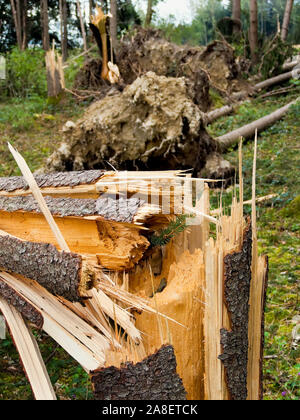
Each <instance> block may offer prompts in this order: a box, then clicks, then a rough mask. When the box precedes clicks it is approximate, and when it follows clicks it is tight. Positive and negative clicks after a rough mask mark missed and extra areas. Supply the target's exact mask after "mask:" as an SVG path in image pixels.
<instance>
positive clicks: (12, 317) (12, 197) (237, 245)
mask: <svg viewBox="0 0 300 420" xmlns="http://www.w3.org/2000/svg"><path fill="white" fill-rule="evenodd" d="M239 153H240V168H239V173H240V195H239V199H237V198H236V197H234V199H233V202H232V206H231V211H230V215H226V216H225V215H224V212H223V208H222V205H221V206H220V208H219V209H217V211H215V212H211V209H210V199H209V187H208V182H213V181H211V180H200V179H193V178H192V177H191V175H189V174H188V173H187V172H182V171H166V172H117V171H109V172H105V171H101V170H94V171H81V172H71V173H56V174H48V175H38V176H35V179H34V180H33V179H32V178H31V175H30V174H28V173H27V172H26V171H25V172H26V173H27V175H26V174H25V172H24V175H25V178H26V179H31V181H30V183H29V182H28V183H27V182H26V181H25V179H24V178H23V177H11V178H0V309H1V311H2V313H3V315H4V316H5V318H6V321H7V323H8V325H9V328H10V331H11V334H12V336H13V338H14V342H15V343H16V346H17V348H18V350H19V352H20V357H21V359H22V362H23V366H24V369H25V371H26V373H27V377H28V379H29V381H30V383H31V386H32V389H33V392H34V395H35V397H36V398H37V399H42V398H45V399H55V394H54V391H53V388H52V386H51V383H50V381H49V378H48V376H47V372H46V370H45V367H44V365H43V361H42V359H41V356H40V353H39V351H38V348H37V344H36V343H35V342H34V340H33V336H32V335H31V333H30V327H29V325H30V326H31V327H34V328H38V329H42V330H43V331H45V332H46V333H47V334H48V335H50V336H51V337H52V338H53V339H54V340H55V341H56V342H57V343H58V344H59V345H60V346H61V347H63V348H64V349H65V351H66V352H68V353H69V354H70V355H71V356H72V357H73V358H74V359H75V360H76V361H77V362H78V363H79V364H80V365H81V366H82V367H83V368H84V369H85V370H86V371H87V372H88V373H89V374H90V376H91V381H92V384H93V388H94V392H95V398H96V399H127V400H131V399H145V400H147V399H157V400H159V399H185V398H188V399H196V400H197V399H200V400H204V399H207V400H228V399H232V400H245V399H247V398H248V399H260V398H261V397H262V386H261V380H262V379H261V377H262V375H261V366H262V364H261V363H262V349H263V322H262V321H263V317H264V304H265V302H264V299H265V298H264V297H265V291H266V283H267V260H266V258H265V257H258V255H257V246H256V223H255V221H256V218H255V215H254V216H253V221H252V223H251V221H250V220H248V219H245V218H244V215H243V199H244V198H243V184H242V163H241V162H242V156H241V155H242V148H241V145H240V152H239ZM16 158H17V160H18V156H17V155H16ZM19 158H20V156H19ZM27 176H28V178H27ZM33 181H34V182H33ZM28 184H30V187H29V185H28ZM33 190H34V191H33ZM32 193H33V195H32ZM41 195H42V199H41ZM255 200H256V197H255V194H253V200H252V201H253V203H255ZM254 208H255V206H254ZM47 212H49V214H50V215H51V218H49V219H48V217H45V216H46V215H47V214H48V213H47ZM227 213H228V212H227ZM183 215H184V222H183V221H182V220H183V219H182V216H183ZM215 216H216V217H215ZM180 217H181V218H180ZM60 235H61V236H60ZM61 238H63V241H61ZM153 238H155V240H154V239H153ZM252 239H253V243H252ZM252 251H253V252H252ZM29 354H32V358H30V357H29Z"/></svg>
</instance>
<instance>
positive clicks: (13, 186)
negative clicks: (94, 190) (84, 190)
mask: <svg viewBox="0 0 300 420" xmlns="http://www.w3.org/2000/svg"><path fill="white" fill-rule="evenodd" d="M103 175H104V172H103V171H99V170H93V171H77V172H56V173H51V174H41V175H36V176H35V179H36V182H37V184H38V186H39V187H40V188H47V187H76V186H78V185H82V184H87V185H88V184H93V183H95V182H97V181H98V180H99V179H100V178H102V177H103ZM16 190H28V185H27V182H26V181H25V180H24V178H23V177H22V176H13V177H10V178H0V191H6V192H13V191H16Z"/></svg>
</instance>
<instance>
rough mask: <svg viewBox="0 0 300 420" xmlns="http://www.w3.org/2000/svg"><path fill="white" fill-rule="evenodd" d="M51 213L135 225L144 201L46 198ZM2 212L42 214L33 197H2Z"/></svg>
mask: <svg viewBox="0 0 300 420" xmlns="http://www.w3.org/2000/svg"><path fill="white" fill-rule="evenodd" d="M45 200H46V203H47V206H48V208H49V210H50V212H51V213H52V214H53V215H54V216H57V217H87V216H99V217H102V218H103V219H105V220H108V221H113V222H120V223H133V221H134V218H135V216H136V215H137V213H138V211H139V209H140V207H141V206H142V205H143V204H144V201H142V200H140V199H138V198H129V199H124V198H119V199H118V200H117V199H113V198H111V197H104V198H102V197H100V198H98V200H93V199H82V198H53V197H45ZM0 211H5V212H9V213H11V212H17V211H23V212H26V213H27V212H34V213H41V210H40V207H39V205H38V204H37V202H36V201H35V199H34V198H33V197H31V196H25V197H23V196H18V197H0Z"/></svg>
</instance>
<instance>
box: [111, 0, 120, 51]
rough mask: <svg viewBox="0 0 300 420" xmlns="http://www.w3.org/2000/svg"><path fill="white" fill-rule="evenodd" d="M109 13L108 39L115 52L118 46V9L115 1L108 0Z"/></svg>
mask: <svg viewBox="0 0 300 420" xmlns="http://www.w3.org/2000/svg"><path fill="white" fill-rule="evenodd" d="M110 13H111V14H112V18H111V19H110V37H111V42H112V47H113V49H114V50H116V48H117V45H118V9H117V0H110Z"/></svg>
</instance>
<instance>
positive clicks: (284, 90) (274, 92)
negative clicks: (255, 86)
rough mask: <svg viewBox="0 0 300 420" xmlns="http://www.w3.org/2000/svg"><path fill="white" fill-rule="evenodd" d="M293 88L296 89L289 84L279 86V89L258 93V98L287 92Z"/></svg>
mask: <svg viewBox="0 0 300 420" xmlns="http://www.w3.org/2000/svg"><path fill="white" fill-rule="evenodd" d="M295 89H296V87H295V86H290V87H288V88H280V89H276V90H273V91H272V92H267V93H264V94H263V95H260V96H259V97H258V98H259V99H265V98H269V97H270V96H276V95H282V94H284V93H289V92H291V91H292V90H295Z"/></svg>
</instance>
